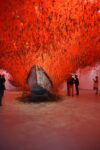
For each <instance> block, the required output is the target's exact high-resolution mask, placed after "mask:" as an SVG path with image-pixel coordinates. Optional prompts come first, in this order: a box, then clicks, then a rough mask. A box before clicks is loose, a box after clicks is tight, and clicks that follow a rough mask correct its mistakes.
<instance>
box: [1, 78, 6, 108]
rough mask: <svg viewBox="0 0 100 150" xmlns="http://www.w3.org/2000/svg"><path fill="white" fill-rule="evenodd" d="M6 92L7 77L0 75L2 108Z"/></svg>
mask: <svg viewBox="0 0 100 150" xmlns="http://www.w3.org/2000/svg"><path fill="white" fill-rule="evenodd" d="M4 90H5V77H4V75H0V106H2V98H3V95H4Z"/></svg>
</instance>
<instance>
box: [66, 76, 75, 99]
mask: <svg viewBox="0 0 100 150" xmlns="http://www.w3.org/2000/svg"><path fill="white" fill-rule="evenodd" d="M73 84H74V78H73V77H72V75H70V76H69V78H68V80H67V95H68V96H70V95H71V96H74V87H73Z"/></svg>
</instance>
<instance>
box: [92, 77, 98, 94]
mask: <svg viewBox="0 0 100 150" xmlns="http://www.w3.org/2000/svg"><path fill="white" fill-rule="evenodd" d="M98 86H99V80H98V76H95V79H93V89H94V90H95V92H96V93H95V94H98Z"/></svg>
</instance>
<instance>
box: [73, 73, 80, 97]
mask: <svg viewBox="0 0 100 150" xmlns="http://www.w3.org/2000/svg"><path fill="white" fill-rule="evenodd" d="M74 83H75V89H76V95H79V79H78V76H77V75H75V79H74Z"/></svg>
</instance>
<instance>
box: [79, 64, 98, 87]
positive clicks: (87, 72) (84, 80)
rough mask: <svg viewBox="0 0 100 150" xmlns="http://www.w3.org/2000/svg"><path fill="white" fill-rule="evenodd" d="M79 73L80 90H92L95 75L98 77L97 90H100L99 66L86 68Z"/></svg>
mask: <svg viewBox="0 0 100 150" xmlns="http://www.w3.org/2000/svg"><path fill="white" fill-rule="evenodd" d="M78 73H79V80H80V89H93V78H95V76H96V75H97V76H98V77H99V89H100V65H98V66H95V67H91V68H89V67H87V68H85V69H83V70H81V71H78Z"/></svg>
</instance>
